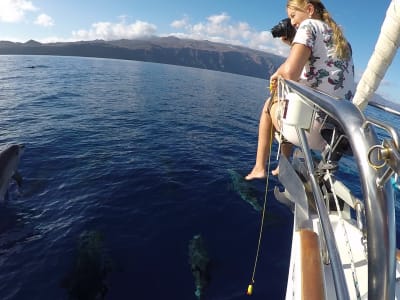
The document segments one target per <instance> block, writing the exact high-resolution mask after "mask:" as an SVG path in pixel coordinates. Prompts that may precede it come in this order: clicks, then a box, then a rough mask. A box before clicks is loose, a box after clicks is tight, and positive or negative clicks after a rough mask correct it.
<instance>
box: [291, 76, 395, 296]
mask: <svg viewBox="0 0 400 300" xmlns="http://www.w3.org/2000/svg"><path fill="white" fill-rule="evenodd" d="M284 84H286V85H287V87H288V88H289V89H290V90H291V91H295V92H296V93H297V94H299V95H300V96H301V98H302V100H303V101H304V102H305V103H306V104H308V105H314V106H316V107H317V108H319V109H320V110H322V111H323V112H325V113H326V114H328V115H329V116H330V117H331V118H333V119H334V120H336V121H337V122H338V124H339V125H340V126H341V128H342V130H343V131H344V133H345V134H346V136H347V138H348V140H349V142H350V145H351V148H352V150H353V155H354V158H355V160H356V162H357V165H358V168H359V175H360V181H361V187H362V191H363V198H364V206H365V213H366V228H367V237H368V241H367V246H368V299H394V297H395V271H396V269H395V266H396V258H395V252H396V228H395V216H394V211H395V210H394V200H393V189H392V185H391V184H390V183H389V182H388V181H386V182H382V178H386V177H387V173H389V172H392V171H390V170H388V168H389V167H390V166H387V167H386V169H384V168H374V167H373V166H372V165H371V163H369V162H368V159H372V160H376V161H379V160H382V155H381V154H382V153H379V151H372V152H371V149H372V148H373V147H376V146H377V145H379V140H378V137H377V135H376V133H375V130H374V126H373V124H372V123H373V122H371V121H370V120H367V118H366V117H365V116H364V114H363V113H362V112H361V111H360V110H359V109H358V108H357V107H356V106H355V105H353V104H352V103H351V102H349V101H345V100H337V99H334V98H331V97H329V96H327V95H326V94H323V93H320V92H318V91H315V90H312V89H310V88H307V87H305V86H304V85H301V84H299V83H297V82H293V81H284ZM299 132H300V139H301V140H304V141H302V142H304V143H302V144H303V145H305V146H306V147H305V148H307V141H306V139H305V135H304V130H303V129H300V131H299ZM394 134H396V131H395V130H394ZM394 139H395V140H398V137H397V136H395V137H394ZM303 148H304V146H303ZM304 150H305V151H304ZM398 150H399V149H396V151H394V152H396V153H397V155H398ZM303 151H304V152H305V154H306V153H309V150H307V149H303ZM396 153H395V155H396ZM310 162H312V160H311V158H309V163H310ZM309 168H310V169H309V172H310V174H312V173H313V170H312V168H313V166H312V165H309ZM385 173H386V175H385ZM311 181H312V185H313V190H314V196H315V198H316V201H317V207H318V206H320V207H318V212H319V218H320V221H321V225H322V227H323V232H324V235H325V241H327V242H328V241H329V243H330V245H329V244H328V245H327V247H328V251H329V252H330V253H329V255H330V258H331V263H332V270H333V275H334V281H335V288H336V294H337V298H338V299H349V293H348V290H347V286H346V281H345V277H344V272H343V269H342V266H341V261H340V257H339V255H338V251H337V247H336V244H335V243H334V242H332V241H334V239H333V238H332V235H333V232H332V228H331V227H330V224H329V219H328V215H327V213H326V211H325V210H324V209H323V204H322V198H321V195H320V191H319V188H318V186H317V183H316V182H314V183H313V181H314V180H313V178H312V176H311ZM378 183H379V184H378ZM318 202H321V203H320V204H321V205H319V204H318Z"/></svg>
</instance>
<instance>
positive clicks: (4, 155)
mask: <svg viewBox="0 0 400 300" xmlns="http://www.w3.org/2000/svg"><path fill="white" fill-rule="evenodd" d="M23 152H24V145H18V144H11V145H8V146H7V147H6V148H5V149H3V150H2V151H1V152H0V202H4V200H5V198H7V194H8V187H9V184H10V180H11V179H14V180H15V181H16V182H17V184H18V186H19V187H20V186H21V184H22V177H21V175H20V174H19V173H18V170H17V168H18V163H19V160H20V158H21V155H22V153H23Z"/></svg>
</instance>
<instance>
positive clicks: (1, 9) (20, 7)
mask: <svg viewBox="0 0 400 300" xmlns="http://www.w3.org/2000/svg"><path fill="white" fill-rule="evenodd" d="M36 10H37V8H36V7H35V6H34V5H33V4H32V2H31V1H26V0H1V1H0V21H2V22H7V23H17V22H20V21H22V20H23V18H24V17H25V13H27V12H30V11H36Z"/></svg>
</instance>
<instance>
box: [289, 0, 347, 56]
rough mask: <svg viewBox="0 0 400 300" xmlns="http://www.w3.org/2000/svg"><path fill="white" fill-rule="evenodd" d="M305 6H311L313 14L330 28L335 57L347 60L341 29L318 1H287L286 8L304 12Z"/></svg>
mask: <svg viewBox="0 0 400 300" xmlns="http://www.w3.org/2000/svg"><path fill="white" fill-rule="evenodd" d="M307 4H312V5H313V6H314V10H315V13H316V14H318V15H319V16H320V18H321V20H322V21H324V22H325V23H327V24H328V25H329V26H330V27H331V28H332V31H333V44H334V45H335V52H336V55H337V56H338V57H339V58H344V59H348V58H349V57H350V56H351V50H350V46H349V43H348V42H347V40H346V38H345V37H344V34H343V31H342V29H341V28H340V27H339V25H337V24H336V22H335V21H334V20H333V18H332V17H331V15H330V13H329V12H328V11H327V10H326V8H325V6H324V5H323V4H322V2H321V1H320V0H288V1H287V5H286V6H287V7H290V8H293V9H296V10H302V11H304V10H305V8H306V6H307Z"/></svg>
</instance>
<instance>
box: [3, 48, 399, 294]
mask: <svg viewBox="0 0 400 300" xmlns="http://www.w3.org/2000/svg"><path fill="white" fill-rule="evenodd" d="M0 64H1V66H2V67H1V69H0V133H1V134H0V143H1V144H2V145H3V144H4V145H5V144H7V143H13V142H19V143H23V144H25V148H26V149H25V152H24V154H23V156H22V159H21V161H20V168H19V169H20V173H21V174H22V176H23V178H24V182H23V186H22V189H20V190H18V189H17V188H16V187H15V186H13V187H12V189H11V194H10V196H11V197H10V198H11V199H10V200H9V201H8V203H6V204H5V205H3V206H2V207H0V299H18V300H19V299H41V300H43V299H68V294H67V289H66V288H65V278H66V277H68V274H71V270H73V267H74V262H75V261H76V259H77V249H78V241H79V236H80V235H81V234H82V233H83V232H85V231H92V232H99V233H101V235H102V236H103V237H104V240H103V242H102V249H104V252H105V253H106V255H107V260H109V261H111V265H112V267H111V270H110V271H109V272H108V273H107V274H104V278H105V281H106V283H107V287H108V291H107V294H106V299H184V300H190V299H196V297H195V295H194V289H195V287H194V279H193V276H192V273H191V270H190V266H189V263H188V244H189V241H190V239H191V238H192V237H193V236H194V235H196V234H201V235H202V236H203V238H204V240H205V243H206V246H207V249H208V252H209V256H210V258H211V266H210V268H211V269H210V273H211V280H210V284H209V286H208V288H207V290H206V294H205V297H204V299H227V300H228V299H245V298H247V296H245V291H246V289H247V285H248V283H249V281H250V279H251V275H252V271H253V263H254V259H255V254H256V247H257V241H258V234H259V228H260V220H261V215H260V213H259V212H257V211H255V210H254V209H253V207H252V206H251V205H250V204H249V203H247V202H245V201H243V200H242V199H241V197H240V194H239V193H238V191H237V187H235V186H234V184H233V182H232V178H231V176H230V174H232V170H233V171H234V172H238V173H239V174H242V175H245V174H246V173H247V172H248V171H249V170H250V169H251V167H252V165H253V163H254V155H255V150H256V136H257V130H258V129H257V126H258V117H259V114H260V110H261V108H262V106H263V104H264V99H265V97H266V96H267V93H268V92H267V85H266V82H265V81H264V80H260V79H255V78H249V77H244V76H238V75H232V74H227V73H220V72H214V71H207V70H199V69H191V68H184V67H178V66H169V65H161V64H153V63H143V62H134V61H122V60H107V59H93V58H90V59H89V58H72V57H47V56H0ZM370 112H371V114H376V113H377V111H375V110H373V109H371V111H370ZM380 114H382V113H381V112H380ZM383 114H386V113H383ZM388 119H389V117H388ZM390 121H391V122H392V124H399V123H398V122H399V120H398V118H397V119H396V117H395V118H393V117H390ZM273 150H274V151H273V154H276V152H275V151H276V148H274V149H273ZM275 163H276V162H274V164H275ZM348 166H349V167H348V169H345V170H344V171H343V172H344V176H345V177H347V178H348V179H350V183H351V184H353V185H354V186H353V187H354V188H357V185H358V182H357V178H354V177H355V176H354V175H355V174H354V173H353V171H352V162H351V160H348ZM275 184H277V182H276V179H275V178H271V179H270V186H269V187H268V193H267V215H266V221H265V226H264V231H263V240H262V245H261V252H260V257H259V261H258V265H257V272H256V276H255V285H254V295H253V296H252V299H254V300H257V299H282V298H283V297H284V294H285V288H286V279H287V272H288V264H289V252H290V242H291V230H292V216H291V213H290V212H289V211H288V209H286V208H285V207H283V206H282V205H280V204H279V203H277V201H276V200H275V199H274V197H273V192H272V189H273V186H274V185H275ZM251 187H252V188H253V189H254V190H255V194H256V196H257V198H258V200H259V203H260V204H261V205H262V204H263V200H264V193H265V189H266V187H265V183H262V182H258V183H251ZM75 275H76V274H75ZM75 279H76V280H79V277H78V276H75ZM71 280H74V278H72V279H71Z"/></svg>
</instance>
